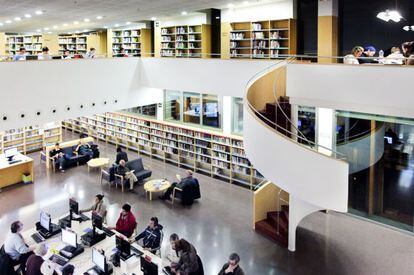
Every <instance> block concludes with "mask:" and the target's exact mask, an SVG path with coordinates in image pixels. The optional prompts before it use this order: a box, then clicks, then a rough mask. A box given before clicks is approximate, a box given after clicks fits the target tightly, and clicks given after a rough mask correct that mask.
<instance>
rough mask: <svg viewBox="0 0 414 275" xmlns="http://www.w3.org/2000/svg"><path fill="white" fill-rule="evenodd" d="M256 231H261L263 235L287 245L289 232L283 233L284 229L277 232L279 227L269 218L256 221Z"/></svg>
mask: <svg viewBox="0 0 414 275" xmlns="http://www.w3.org/2000/svg"><path fill="white" fill-rule="evenodd" d="M255 228H256V231H257V232H259V233H261V234H262V235H264V236H266V237H268V238H270V239H271V240H273V241H275V242H277V243H278V244H280V245H282V246H285V247H286V246H287V244H288V235H287V233H284V232H283V233H282V230H280V231H279V233H278V232H277V229H276V228H275V227H274V226H273V225H272V224H271V223H270V222H269V221H268V220H261V221H258V222H257V223H256V226H255Z"/></svg>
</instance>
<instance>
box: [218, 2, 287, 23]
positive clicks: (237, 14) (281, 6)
mask: <svg viewBox="0 0 414 275" xmlns="http://www.w3.org/2000/svg"><path fill="white" fill-rule="evenodd" d="M251 2H252V1H251ZM293 4H294V3H293V0H288V1H279V2H274V3H269V4H263V5H252V6H246V7H237V8H231V9H223V10H222V11H221V21H222V22H244V21H261V20H278V19H287V18H293V17H294V5H293Z"/></svg>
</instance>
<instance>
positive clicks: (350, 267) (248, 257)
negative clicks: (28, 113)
mask: <svg viewBox="0 0 414 275" xmlns="http://www.w3.org/2000/svg"><path fill="white" fill-rule="evenodd" d="M77 137H78V135H77V134H72V133H70V132H69V133H65V139H74V138H77ZM100 148H101V155H102V156H104V157H105V156H108V157H110V158H111V159H113V158H114V151H115V148H114V146H112V145H106V144H104V143H102V142H101V143H100ZM129 155H130V158H131V159H133V158H134V157H137V154H136V153H130V154H129ZM31 156H32V157H33V158H34V159H35V161H36V167H35V176H36V182H35V184H31V185H26V186H16V187H13V188H9V189H7V190H3V192H1V193H0V228H2V231H1V233H0V242H3V240H4V238H5V235H6V232H7V231H8V230H9V224H10V223H11V222H12V221H14V220H17V219H20V220H21V221H22V222H23V223H24V224H25V226H26V228H29V227H32V226H33V225H34V223H35V222H36V221H37V220H38V214H39V211H40V210H41V209H44V210H46V211H48V212H49V213H50V214H51V215H52V217H58V216H61V215H63V214H65V213H66V212H67V211H68V206H67V204H68V203H67V198H68V197H69V196H74V197H76V198H77V199H78V201H79V202H80V205H81V207H84V206H87V205H89V204H90V202H91V200H92V199H93V197H94V195H95V194H97V193H104V194H105V196H106V198H107V200H108V202H109V204H110V207H109V213H108V223H109V224H110V225H113V224H114V223H115V222H116V219H117V217H118V213H119V208H120V206H121V205H122V204H123V203H124V202H129V203H131V204H132V206H133V212H134V214H135V215H136V217H137V220H138V226H139V228H144V227H145V226H146V224H147V223H148V219H149V218H150V217H152V216H157V217H158V218H159V220H160V223H161V224H163V225H164V234H165V236H167V237H166V238H168V236H169V235H170V234H171V233H173V232H175V233H177V234H179V236H181V237H184V238H186V239H187V240H189V241H190V242H192V243H193V244H194V245H195V247H196V248H197V250H198V252H199V255H200V257H201V258H202V260H203V263H204V268H205V271H206V272H205V274H208V275H210V274H217V272H218V270H219V269H220V267H221V265H222V264H223V263H224V262H225V261H226V259H227V257H228V255H229V254H230V253H232V252H237V253H239V254H240V256H241V259H242V261H241V266H242V267H243V268H244V270H245V272H246V274H269V275H270V274H364V275H365V274H414V261H413V258H414V237H413V236H412V235H409V234H406V233H401V232H399V231H395V230H392V229H389V228H386V227H384V226H381V225H377V224H373V223H371V222H367V221H364V220H361V219H357V218H354V217H352V216H349V215H344V214H338V213H334V212H330V213H329V214H323V213H315V214H312V215H310V216H309V217H307V218H306V219H304V220H303V221H302V222H301V224H300V225H301V227H300V228H299V229H298V231H297V251H296V252H295V253H290V252H288V251H287V249H285V248H282V247H280V246H278V245H276V244H274V243H272V242H271V241H269V240H267V239H266V238H265V237H262V236H261V235H258V234H257V233H255V232H254V230H253V229H252V227H251V221H252V193H251V191H249V190H246V189H243V188H241V187H238V186H234V185H230V184H228V183H225V182H222V181H219V180H215V179H212V178H210V177H206V176H203V175H198V174H197V175H196V177H197V178H198V179H199V181H200V184H201V193H202V199H201V200H200V201H199V202H198V203H196V204H194V205H193V206H192V207H191V208H183V207H182V206H181V205H180V204H177V205H174V206H172V205H171V204H170V203H168V202H161V201H159V200H154V201H152V202H149V201H148V200H147V199H146V198H145V193H144V192H143V189H142V187H140V188H137V193H136V194H134V193H128V192H126V193H121V191H120V189H115V188H114V187H109V186H108V185H103V186H101V185H100V183H99V173H98V171H91V172H90V173H88V171H87V167H86V166H81V167H76V168H72V169H69V170H67V172H66V173H64V174H62V173H53V172H51V171H46V169H45V167H44V165H43V164H40V161H39V153H34V154H32V155H31ZM144 163H145V164H146V165H149V166H151V169H152V171H153V176H152V178H167V179H170V180H173V179H174V176H175V174H177V173H181V172H182V170H181V169H178V168H177V167H175V166H173V165H169V164H164V163H163V162H161V161H158V160H151V159H149V158H147V157H144ZM165 241H166V240H165Z"/></svg>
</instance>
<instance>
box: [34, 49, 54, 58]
mask: <svg viewBox="0 0 414 275" xmlns="http://www.w3.org/2000/svg"><path fill="white" fill-rule="evenodd" d="M37 59H38V60H51V59H52V56H51V55H50V54H49V48H48V47H43V48H42V53H39V54H38V56H37Z"/></svg>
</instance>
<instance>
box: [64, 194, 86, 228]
mask: <svg viewBox="0 0 414 275" xmlns="http://www.w3.org/2000/svg"><path fill="white" fill-rule="evenodd" d="M87 220H89V218H88V217H86V216H85V215H83V214H80V213H79V203H78V202H77V201H76V200H75V199H73V198H70V199H69V216H66V217H64V218H62V219H60V220H59V225H60V227H61V228H67V227H71V223H72V221H79V222H84V221H87Z"/></svg>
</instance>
